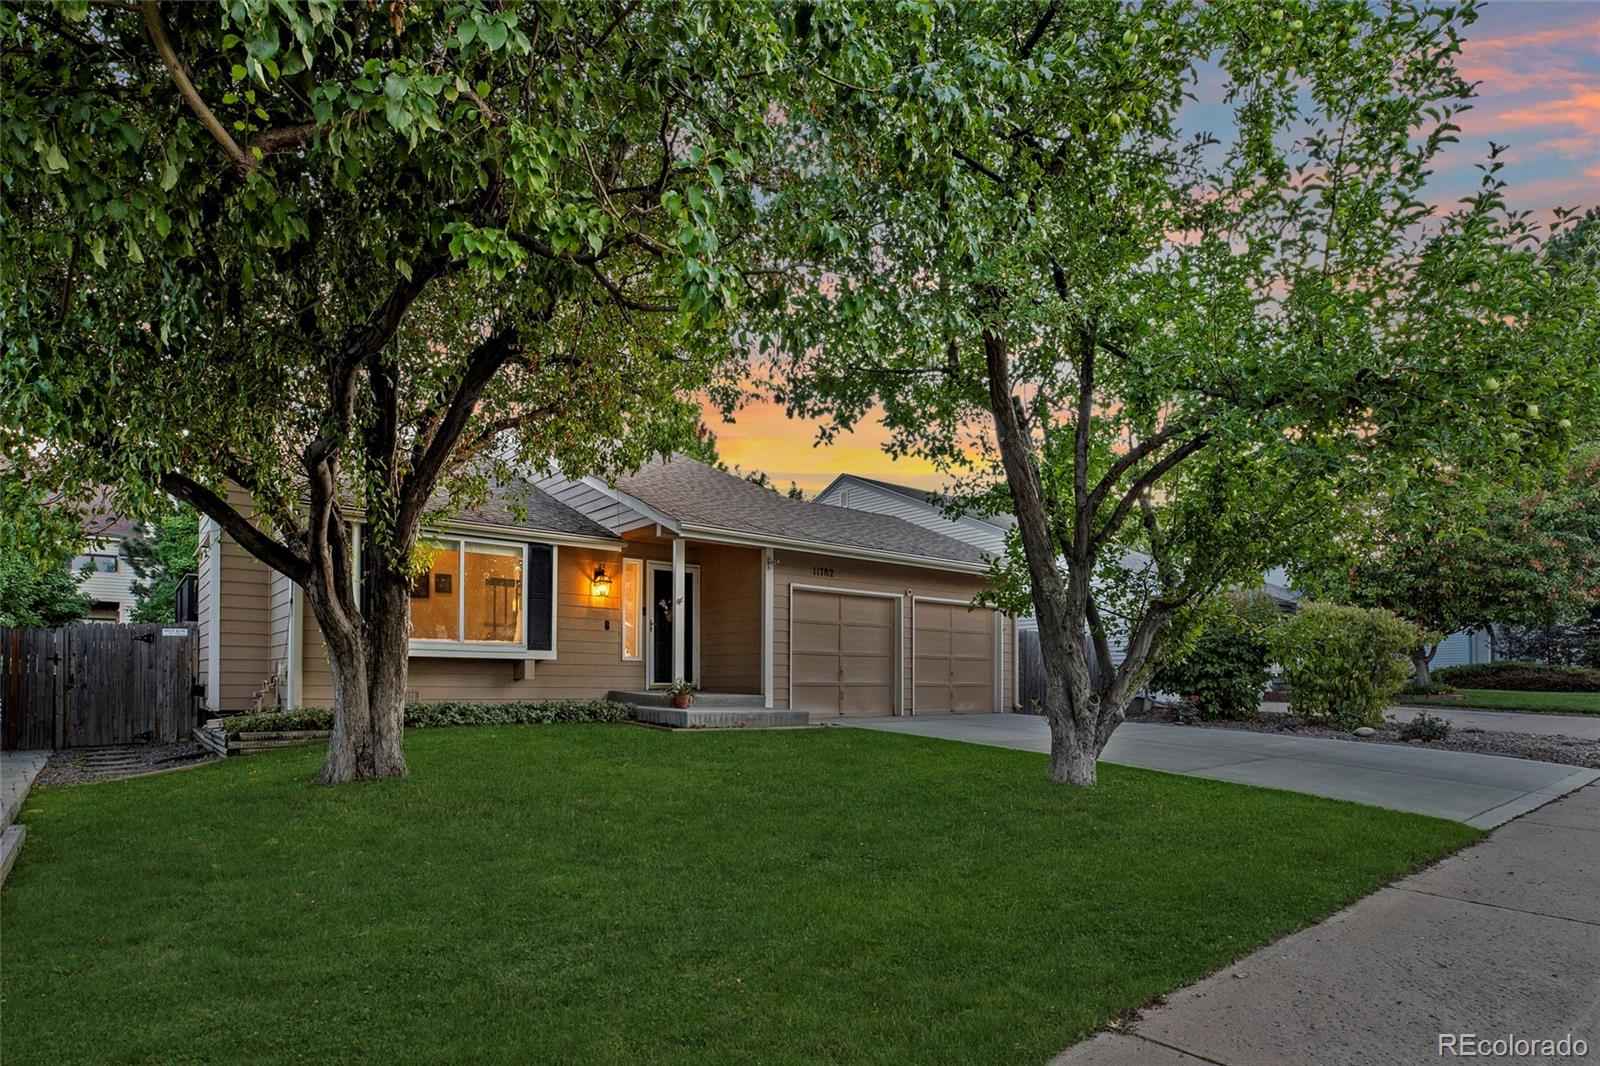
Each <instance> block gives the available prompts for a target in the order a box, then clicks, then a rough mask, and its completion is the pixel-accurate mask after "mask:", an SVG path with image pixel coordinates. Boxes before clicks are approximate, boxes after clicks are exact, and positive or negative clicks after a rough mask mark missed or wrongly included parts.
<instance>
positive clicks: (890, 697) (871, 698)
mask: <svg viewBox="0 0 1600 1066" xmlns="http://www.w3.org/2000/svg"><path fill="white" fill-rule="evenodd" d="M893 709H894V688H893V686H891V685H846V686H845V687H844V689H843V699H842V700H841V701H840V705H839V713H841V714H888V713H889V712H890V711H892V710H893Z"/></svg>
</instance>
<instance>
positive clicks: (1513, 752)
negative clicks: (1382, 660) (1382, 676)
mask: <svg viewBox="0 0 1600 1066" xmlns="http://www.w3.org/2000/svg"><path fill="white" fill-rule="evenodd" d="M1128 721H1130V722H1156V723H1159V724H1162V725H1180V726H1187V727H1188V728H1190V729H1245V730H1249V731H1250V732H1252V733H1291V734H1294V735H1295V736H1302V737H1319V738H1323V739H1327V740H1348V741H1353V742H1355V743H1357V744H1405V745H1411V746H1415V747H1422V748H1440V749H1443V750H1445V751H1467V752H1473V753H1475V754H1478V755H1505V756H1509V757H1510V758H1513V759H1535V760H1538V761H1539V762H1556V763H1564V764H1566V765H1568V766H1583V767H1587V768H1589V769H1593V770H1600V740H1580V739H1578V738H1577V737H1562V736H1543V735H1538V734H1534V733H1500V732H1490V731H1489V730H1487V729H1463V728H1461V727H1459V726H1458V727H1456V728H1453V729H1451V730H1450V735H1449V736H1448V737H1446V738H1445V739H1444V740H1402V739H1400V729H1399V726H1398V725H1394V724H1388V725H1385V726H1384V727H1383V728H1381V729H1379V730H1378V732H1377V733H1376V734H1374V735H1373V736H1370V737H1358V736H1354V735H1352V734H1350V733H1347V732H1345V731H1343V730H1341V729H1330V728H1328V727H1327V726H1319V725H1311V724H1310V723H1308V722H1305V721H1302V720H1301V719H1299V718H1296V717H1294V716H1293V715H1291V714H1287V713H1274V712H1270V711H1268V712H1262V713H1259V714H1257V715H1256V716H1255V717H1254V718H1246V719H1243V720H1241V721H1220V722H1180V721H1178V720H1177V717H1176V716H1175V715H1174V713H1173V712H1172V710H1171V709H1170V708H1166V707H1156V708H1154V709H1152V710H1146V711H1138V712H1135V711H1133V710H1132V709H1131V708H1130V709H1129V711H1128Z"/></svg>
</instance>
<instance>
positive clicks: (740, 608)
mask: <svg viewBox="0 0 1600 1066" xmlns="http://www.w3.org/2000/svg"><path fill="white" fill-rule="evenodd" d="M235 499H236V501H238V502H239V503H240V504H241V505H247V497H245V496H244V494H243V493H236V494H235ZM354 536H355V537H356V538H357V539H358V540H359V538H360V536H361V527H360V526H359V524H358V525H357V526H356V528H355V530H354ZM201 544H202V559H201V564H200V573H199V582H198V584H199V605H198V612H199V629H200V652H199V655H200V660H201V676H202V677H204V678H205V688H206V702H207V704H208V706H209V707H210V708H211V709H212V710H213V711H218V712H233V711H242V710H248V709H249V708H250V707H251V706H252V704H253V702H254V701H255V699H256V695H255V694H256V693H258V692H260V691H262V690H263V688H264V686H263V680H264V679H266V680H267V682H268V684H267V685H266V686H265V687H266V688H267V689H269V690H270V691H271V692H272V693H273V695H274V697H275V699H276V701H277V702H279V703H281V704H282V705H284V706H316V705H326V704H328V703H330V702H331V701H332V698H333V693H332V688H331V684H330V674H329V668H328V663H327V659H326V657H325V655H324V654H323V652H322V641H321V637H320V635H319V633H318V630H317V627H316V623H315V621H314V619H313V618H312V616H311V612H310V611H309V610H307V609H306V606H305V603H304V600H303V596H302V594H301V592H300V590H299V589H297V588H296V587H294V586H293V584H292V582H290V581H289V580H288V579H286V578H284V577H283V576H281V575H279V574H277V573H275V572H273V571H271V570H269V569H268V568H267V567H266V566H264V565H263V564H261V563H259V562H257V561H256V560H255V559H254V558H252V557H251V556H250V555H248V554H247V553H246V552H245V551H244V550H243V549H242V548H240V547H239V546H238V545H237V544H235V543H234V542H233V541H232V539H231V538H229V537H228V536H226V535H225V534H223V533H222V531H221V530H220V528H219V527H218V526H217V525H216V524H215V523H213V522H211V521H210V520H202V536H201ZM425 546H426V547H427V548H428V549H429V550H430V551H431V552H432V558H431V565H430V568H429V570H428V571H427V572H426V573H424V574H422V575H419V577H418V578H417V580H416V583H415V585H414V588H413V591H412V601H411V606H412V610H411V626H412V641H411V663H410V675H409V676H410V691H409V696H410V698H411V699H415V700H445V699H471V700H523V699H549V698H565V697H597V696H604V695H606V694H607V693H608V692H612V691H617V690H620V691H623V692H641V693H642V692H648V691H649V690H651V689H660V688H665V687H666V686H668V685H670V684H671V683H672V682H673V681H674V680H676V679H679V678H682V679H686V680H688V681H690V682H692V683H694V684H695V685H696V686H697V687H698V688H699V689H701V690H702V691H703V692H706V693H716V694H719V695H722V696H727V697H737V698H738V699H739V700H742V701H743V702H744V703H745V704H747V705H749V706H752V707H758V708H774V709H795V710H803V711H806V712H809V713H810V715H811V716H812V718H813V719H819V718H827V717H837V716H841V715H879V714H884V715H886V714H936V713H952V712H991V711H1007V710H1011V709H1014V707H1015V706H1016V685H1015V662H1016V650H1015V641H1016V627H1015V624H1014V623H1013V622H1012V620H1010V619H1008V618H1005V617H1003V616H1001V615H1000V614H998V613H997V612H995V611H992V610H989V609H986V608H972V607H971V606H970V605H971V603H972V600H973V598H974V597H975V596H976V595H977V594H978V593H979V592H980V591H981V590H982V589H983V588H984V585H985V576H984V575H985V570H986V566H985V562H984V555H983V552H982V551H981V550H979V549H978V548H976V547H974V546H973V545H971V544H968V543H965V542H963V541H960V540H957V539H955V538H952V537H948V536H944V535H942V534H940V533H938V532H935V531H933V530H930V529H927V528H924V527H923V526H920V525H917V524H913V523H911V522H908V521H905V520H903V519H899V518H895V517H892V516H889V515H881V514H874V513H866V512H860V511H854V510H847V509H844V508H839V507H832V506H828V505H826V504H819V503H813V502H806V501H801V500H792V499H789V498H787V497H785V496H782V495H779V494H777V493H774V492H772V491H770V490H768V489H764V488H761V487H759V486H756V485H752V484H750V483H749V482H747V481H745V480H744V479H742V478H739V477H737V476H734V475H732V474H728V473H725V472H723V471H719V470H716V469H714V468H712V467H710V466H707V465H705V464H703V463H700V462H697V461H695V460H693V459H689V458H687V457H684V456H674V457H673V458H672V459H670V460H668V461H662V462H656V463H652V464H650V465H648V466H646V467H644V468H643V469H641V470H640V471H639V472H638V473H636V474H633V475H631V476H628V477H623V478H619V479H618V480H617V481H616V483H615V484H608V483H607V482H605V481H602V480H600V479H598V478H584V479H581V480H576V481H573V480H567V479H565V478H563V477H560V476H556V475H550V476H545V477H540V478H536V479H532V480H523V481H515V482H512V483H509V484H503V485H499V486H497V487H496V488H495V489H494V490H493V491H492V493H491V494H490V497H489V500H488V502H486V503H485V504H484V505H483V506H481V507H478V508H475V509H472V510H470V511H466V512H463V513H461V514H458V515H457V516H456V517H455V518H453V519H452V520H451V521H449V522H447V523H445V524H443V525H441V526H440V527H438V528H435V529H430V530H428V531H427V532H426V536H425Z"/></svg>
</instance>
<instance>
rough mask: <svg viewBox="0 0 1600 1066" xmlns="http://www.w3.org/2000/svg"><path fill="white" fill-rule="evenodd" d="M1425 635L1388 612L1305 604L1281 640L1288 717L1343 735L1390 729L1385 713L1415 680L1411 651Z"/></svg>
mask: <svg viewBox="0 0 1600 1066" xmlns="http://www.w3.org/2000/svg"><path fill="white" fill-rule="evenodd" d="M1422 639H1423V633H1422V632H1421V631H1420V630H1419V629H1418V628H1417V627H1416V626H1414V625H1412V624H1411V623H1410V622H1407V621H1405V620H1404V619H1402V618H1400V617H1398V616H1396V615H1395V614H1393V613H1391V612H1389V611H1383V610H1377V609H1372V608H1366V607H1342V606H1337V605H1335V604H1331V603H1306V604H1301V606H1300V609H1299V610H1298V611H1296V612H1295V614H1294V616H1293V617H1292V618H1290V619H1289V620H1288V621H1287V622H1286V623H1284V624H1283V625H1282V626H1280V627H1279V628H1278V630H1277V633H1276V639H1275V640H1274V642H1273V643H1274V647H1275V650H1276V651H1277V656H1278V662H1279V664H1280V665H1281V666H1282V667H1283V673H1284V679H1285V680H1287V681H1288V683H1289V709H1290V710H1291V711H1292V712H1293V713H1295V714H1297V715H1299V716H1300V717H1301V718H1304V719H1305V720H1306V721H1308V722H1315V723H1318V724H1320V725H1331V726H1335V727H1337V728H1340V729H1355V728H1356V727H1358V726H1364V725H1369V726H1379V725H1382V724H1383V709H1384V708H1385V707H1387V706H1388V705H1389V701H1390V699H1391V698H1392V697H1393V696H1394V694H1395V693H1397V692H1399V691H1400V685H1401V684H1402V683H1403V682H1404V681H1405V679H1406V677H1407V675H1409V674H1410V673H1411V660H1410V659H1409V658H1408V657H1407V655H1406V651H1407V650H1408V649H1410V648H1414V647H1416V646H1417V645H1418V644H1420V643H1422Z"/></svg>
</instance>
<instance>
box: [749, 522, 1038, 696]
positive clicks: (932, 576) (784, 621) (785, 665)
mask: <svg viewBox="0 0 1600 1066" xmlns="http://www.w3.org/2000/svg"><path fill="white" fill-rule="evenodd" d="M817 568H823V569H827V570H832V575H831V576H829V575H827V574H817V573H815V570H816V569H817ZM795 584H798V585H810V586H815V587H819V588H835V589H840V590H845V591H848V590H852V589H854V590H857V591H861V592H893V593H898V594H899V596H900V600H901V612H902V624H901V634H900V636H901V655H900V671H901V691H902V693H906V694H909V692H910V687H909V686H910V683H911V597H912V596H913V595H915V596H933V597H940V598H947V599H962V600H966V599H971V598H972V597H973V596H976V595H977V594H978V593H979V592H980V591H982V589H983V587H984V579H983V578H982V577H981V576H978V575H967V574H956V573H949V572H945V571H937V570H921V569H918V568H916V567H910V566H891V565H889V564H885V563H875V562H867V561H865V560H856V559H844V558H839V557H838V556H831V555H810V554H806V553H803V552H794V551H787V550H783V551H779V552H778V553H777V562H776V565H775V566H774V568H773V575H772V586H773V587H772V601H773V602H772V611H773V627H772V628H773V638H772V659H773V663H772V684H773V705H774V706H776V707H787V706H788V705H789V602H790V586H791V585H795ZM1002 631H1003V633H1004V641H1005V663H1004V665H1003V666H1002V667H1001V671H1002V684H1003V705H1004V706H1005V707H1006V708H1008V709H1009V708H1012V707H1014V705H1015V685H1014V672H1013V663H1014V662H1015V659H1014V658H1013V656H1014V655H1015V652H1016V626H1015V623H1013V622H1012V621H1011V620H1010V619H1006V620H1004V621H1003V623H1002ZM909 704H910V700H909V696H906V697H903V709H905V710H910V706H909Z"/></svg>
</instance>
